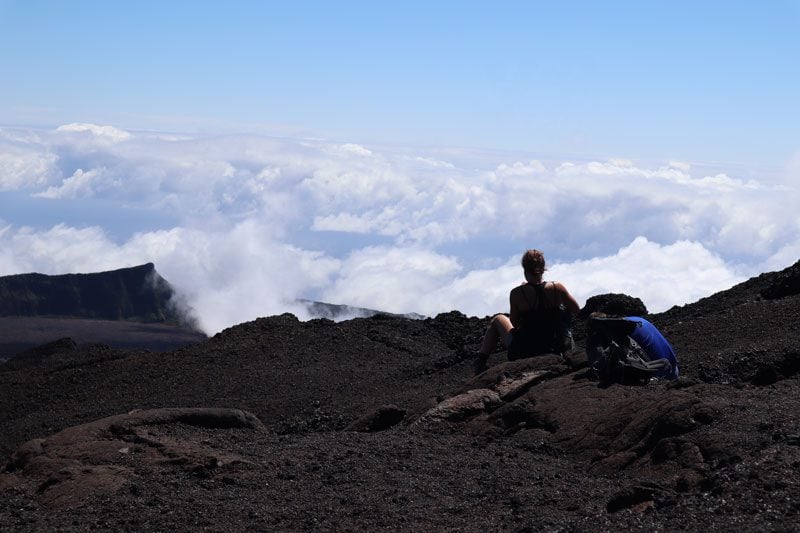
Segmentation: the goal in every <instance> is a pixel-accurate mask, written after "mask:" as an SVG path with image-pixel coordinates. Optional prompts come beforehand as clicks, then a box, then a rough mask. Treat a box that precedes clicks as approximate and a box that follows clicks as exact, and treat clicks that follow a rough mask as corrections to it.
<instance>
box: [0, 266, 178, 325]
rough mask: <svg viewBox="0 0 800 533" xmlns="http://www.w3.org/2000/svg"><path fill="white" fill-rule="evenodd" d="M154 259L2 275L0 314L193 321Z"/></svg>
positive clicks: (175, 321) (170, 321) (143, 320)
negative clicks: (82, 270) (87, 270)
mask: <svg viewBox="0 0 800 533" xmlns="http://www.w3.org/2000/svg"><path fill="white" fill-rule="evenodd" d="M174 297H175V292H174V291H173V289H172V287H171V286H170V284H169V283H168V282H167V281H166V280H165V279H164V278H162V277H161V276H160V275H159V274H158V272H156V269H155V265H153V263H147V264H144V265H140V266H136V267H131V268H122V269H119V270H111V271H107V272H98V273H93V274H62V275H55V276H49V275H45V274H35V273H34V274H16V275H12V276H2V277H0V316H4V317H8V316H26V317H34V316H36V317H46V316H47V317H70V318H91V319H100V320H132V321H136V322H146V323H152V322H160V323H170V324H181V325H191V324H189V323H188V322H191V320H190V319H187V318H186V317H185V316H184V313H181V312H180V310H179V309H178V308H177V306H176V305H175V302H174Z"/></svg>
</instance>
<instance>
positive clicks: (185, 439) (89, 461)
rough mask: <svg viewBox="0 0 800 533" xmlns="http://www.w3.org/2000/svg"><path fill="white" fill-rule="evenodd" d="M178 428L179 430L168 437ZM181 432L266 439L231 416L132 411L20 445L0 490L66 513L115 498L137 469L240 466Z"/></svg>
mask: <svg viewBox="0 0 800 533" xmlns="http://www.w3.org/2000/svg"><path fill="white" fill-rule="evenodd" d="M178 426H184V429H183V430H182V431H178V432H177V434H176V432H175V431H174V430H175V429H176V428H177V427H178ZM185 427H189V428H197V429H205V430H228V429H233V428H245V429H249V430H252V431H254V432H264V431H266V430H265V428H264V426H263V424H261V422H260V421H259V420H258V419H257V418H256V417H255V416H253V415H252V414H250V413H247V412H245V411H241V410H239V409H218V408H216V409H211V408H194V409H177V408H173V409H151V410H146V411H134V412H131V413H128V414H124V415H116V416H111V417H107V418H103V419H100V420H97V421H95V422H90V423H88V424H83V425H80V426H75V427H71V428H67V429H65V430H63V431H60V432H58V433H56V434H54V435H51V436H49V437H46V438H41V439H34V440H31V441H29V442H27V443H25V444H23V445H22V446H20V448H19V449H18V450H17V451H16V452H15V453H14V454H13V455H12V457H11V461H9V463H8V464H6V466H5V469H4V473H2V474H0V487H6V488H9V487H12V486H15V485H16V486H24V485H29V486H30V485H33V486H35V491H34V492H35V493H36V494H37V495H38V498H39V500H40V501H41V502H42V503H45V504H47V505H52V506H55V507H67V506H76V505H80V504H81V503H82V502H83V501H84V500H86V499H87V498H89V497H91V496H95V495H98V494H110V493H113V492H115V491H117V490H119V489H120V488H121V487H122V486H123V485H124V484H125V483H126V482H127V481H128V480H129V479H130V478H131V477H134V476H135V472H136V470H137V469H141V468H148V467H149V468H172V467H178V468H181V469H183V470H186V471H192V472H195V473H197V472H199V471H202V470H213V469H218V468H221V467H224V466H225V465H231V464H237V463H245V462H247V461H246V459H245V458H243V457H240V456H234V455H230V454H226V453H220V452H218V451H217V450H215V449H214V447H213V446H211V445H210V444H208V442H209V441H208V438H207V437H206V438H199V434H197V433H196V432H193V431H191V430H189V431H187V430H186V429H185ZM178 429H180V428H178Z"/></svg>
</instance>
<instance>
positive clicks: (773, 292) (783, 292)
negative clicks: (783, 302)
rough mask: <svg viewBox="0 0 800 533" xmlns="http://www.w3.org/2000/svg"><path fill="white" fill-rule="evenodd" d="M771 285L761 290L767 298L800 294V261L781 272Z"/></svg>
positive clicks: (762, 294)
mask: <svg viewBox="0 0 800 533" xmlns="http://www.w3.org/2000/svg"><path fill="white" fill-rule="evenodd" d="M775 277H776V278H777V279H775V280H774V281H773V282H772V283H770V285H769V286H768V287H767V288H765V289H764V290H762V291H761V296H763V297H764V298H766V299H767V300H775V299H777V298H785V297H786V296H794V295H796V294H800V261H798V262H797V263H795V264H794V265H792V266H791V267H789V268H787V269H786V270H783V271H781V272H779V273H778V274H777V275H776V276H775Z"/></svg>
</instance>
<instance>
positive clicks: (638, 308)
mask: <svg viewBox="0 0 800 533" xmlns="http://www.w3.org/2000/svg"><path fill="white" fill-rule="evenodd" d="M595 312H599V313H605V314H607V315H620V316H644V315H646V314H647V307H645V305H644V302H642V300H641V299H640V298H635V297H633V296H628V295H627V294H614V293H612V294H598V295H597V296H592V297H591V298H589V299H588V300H586V305H584V306H583V309H581V311H580V313H579V314H578V316H579V317H580V318H586V317H588V316H589V315H590V314H592V313H595Z"/></svg>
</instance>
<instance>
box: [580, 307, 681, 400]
mask: <svg viewBox="0 0 800 533" xmlns="http://www.w3.org/2000/svg"><path fill="white" fill-rule="evenodd" d="M636 324H637V323H636V322H635V321H632V320H625V319H624V318H607V317H602V318H600V317H593V318H590V319H589V328H588V339H587V343H586V354H587V356H588V358H589V367H590V369H591V372H592V373H593V374H594V375H595V376H596V377H597V379H599V380H600V383H622V384H625V385H642V384H646V383H649V382H650V381H652V380H656V379H658V376H659V375H663V374H664V373H668V372H669V371H670V370H671V368H672V364H671V363H670V361H669V360H668V359H655V360H653V359H651V358H650V356H649V355H648V354H647V352H646V351H645V350H644V349H643V348H642V347H641V346H639V344H638V343H637V342H636V341H635V340H633V339H632V338H630V336H629V334H630V333H631V332H633V330H634V328H635V327H636Z"/></svg>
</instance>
